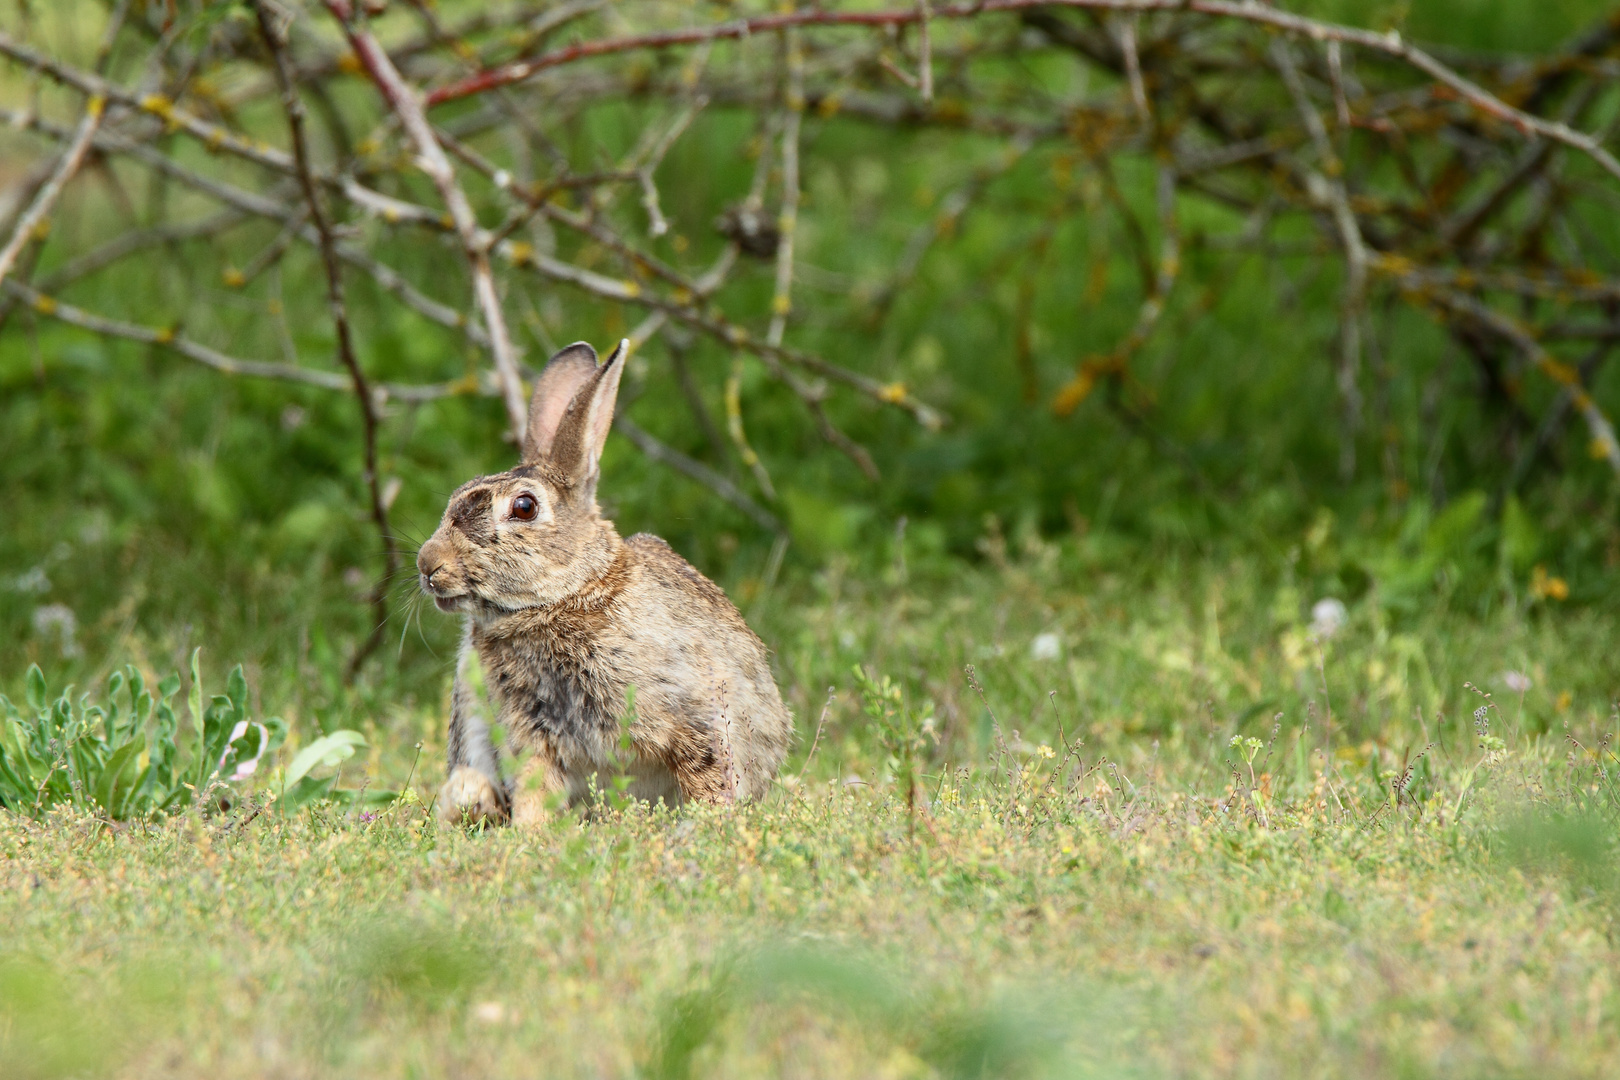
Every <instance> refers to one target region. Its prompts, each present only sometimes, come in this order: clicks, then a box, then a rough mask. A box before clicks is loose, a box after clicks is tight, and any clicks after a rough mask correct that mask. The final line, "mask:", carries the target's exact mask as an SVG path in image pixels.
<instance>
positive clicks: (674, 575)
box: [624, 533, 742, 622]
mask: <svg viewBox="0 0 1620 1080" xmlns="http://www.w3.org/2000/svg"><path fill="white" fill-rule="evenodd" d="M624 543H625V546H626V547H628V548H629V549H630V550H631V552H633V553H634V557H635V560H636V562H637V564H639V566H640V568H641V572H642V575H643V578H644V580H646V581H647V582H648V583H649V584H652V585H655V586H657V587H659V588H660V589H662V590H663V591H665V592H668V593H673V594H675V595H677V596H679V597H682V598H684V599H687V600H689V601H691V602H692V604H693V605H694V606H696V607H700V608H708V609H711V610H713V611H714V612H715V613H716V614H719V615H723V616H725V617H726V618H728V619H731V620H736V621H738V622H741V621H742V616H741V615H740V614H739V613H738V611H737V608H736V606H735V605H733V604H732V602H731V600H730V598H729V597H727V596H726V594H725V592H724V590H722V589H721V588H720V586H718V585H716V584H715V583H714V582H712V581H710V580H709V579H708V578H706V577H704V576H703V574H702V573H700V572H699V571H698V569H697V567H695V566H693V565H692V564H691V563H689V562H687V561H686V560H685V559H683V558H681V556H680V555H679V554H677V553H676V551H675V549H674V548H672V547H670V546H669V544H667V543H665V541H664V540H663V538H661V537H657V536H654V535H653V534H652V533H637V534H636V535H634V536H632V537H630V539H628V540H626V541H625V542H624Z"/></svg>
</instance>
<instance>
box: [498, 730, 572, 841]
mask: <svg viewBox="0 0 1620 1080" xmlns="http://www.w3.org/2000/svg"><path fill="white" fill-rule="evenodd" d="M570 794H571V793H570V791H569V785H568V778H567V777H566V776H565V775H564V774H563V770H562V765H561V764H560V763H559V762H558V760H557V755H556V753H555V751H553V750H552V749H551V747H549V746H540V747H537V748H536V749H535V751H534V753H533V754H531V755H530V756H529V758H528V760H527V761H525V762H524V763H523V766H522V768H520V769H519V770H518V775H517V783H516V784H515V785H514V790H513V792H512V824H513V825H515V826H517V827H518V828H520V829H537V828H539V827H540V826H542V825H544V824H545V823H546V822H548V821H550V820H551V817H552V814H553V813H554V812H555V811H556V810H558V809H561V808H562V807H563V806H566V805H568V803H569V801H570V799H569V796H570Z"/></svg>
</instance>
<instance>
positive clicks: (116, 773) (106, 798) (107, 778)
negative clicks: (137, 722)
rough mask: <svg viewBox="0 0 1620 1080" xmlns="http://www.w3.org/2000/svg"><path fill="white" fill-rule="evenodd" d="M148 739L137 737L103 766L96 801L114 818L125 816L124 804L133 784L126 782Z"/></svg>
mask: <svg viewBox="0 0 1620 1080" xmlns="http://www.w3.org/2000/svg"><path fill="white" fill-rule="evenodd" d="M145 745H146V740H145V739H141V738H135V739H132V740H130V741H129V742H127V743H125V744H124V745H123V746H120V747H119V748H118V749H117V750H115V751H113V754H112V757H110V758H108V759H107V763H106V765H104V766H102V771H101V779H100V780H99V781H98V782H97V783H96V788H95V797H96V802H97V803H99V804H100V805H101V808H102V809H103V810H105V811H107V814H108V816H110V817H113V818H121V817H123V816H124V815H123V804H124V803H125V802H127V801H128V799H129V792H130V790H131V787H132V784H131V783H126V782H125V781H126V779H130V778H131V777H130V774H132V773H133V772H134V771H135V765H136V763H137V760H138V759H139V758H140V756H141V749H142V748H143V747H144V746H145Z"/></svg>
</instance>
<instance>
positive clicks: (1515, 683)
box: [1502, 671, 1532, 694]
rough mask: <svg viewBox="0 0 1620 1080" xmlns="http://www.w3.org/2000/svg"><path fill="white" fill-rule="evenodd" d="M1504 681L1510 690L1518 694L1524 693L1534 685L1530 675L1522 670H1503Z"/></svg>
mask: <svg viewBox="0 0 1620 1080" xmlns="http://www.w3.org/2000/svg"><path fill="white" fill-rule="evenodd" d="M1502 682H1503V684H1504V685H1506V686H1507V688H1508V689H1509V690H1512V691H1513V692H1514V693H1516V694H1522V693H1524V692H1525V691H1526V690H1528V689H1530V687H1531V685H1532V684H1531V682H1530V676H1528V675H1526V674H1525V673H1524V672H1522V671H1504V672H1502Z"/></svg>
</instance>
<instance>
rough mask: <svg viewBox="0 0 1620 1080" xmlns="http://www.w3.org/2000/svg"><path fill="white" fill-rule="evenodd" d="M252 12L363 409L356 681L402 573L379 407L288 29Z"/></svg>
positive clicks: (351, 672)
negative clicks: (363, 619) (366, 628)
mask: <svg viewBox="0 0 1620 1080" xmlns="http://www.w3.org/2000/svg"><path fill="white" fill-rule="evenodd" d="M253 9H254V13H255V14H256V15H257V16H258V20H259V34H260V36H261V37H263V38H264V43H265V46H266V47H267V48H269V50H270V55H271V59H272V60H273V61H274V62H275V71H276V81H277V83H278V84H279V85H280V88H281V100H282V108H283V110H284V111H285V112H286V114H287V128H288V131H289V134H290V135H291V138H292V148H293V160H294V161H295V162H296V164H297V169H298V183H299V186H300V187H301V188H302V189H303V192H304V201H305V202H306V203H307V204H308V210H309V218H310V221H312V222H313V223H314V225H315V231H316V233H317V234H318V235H319V239H320V243H319V247H320V252H321V268H322V269H323V270H324V271H325V273H326V304H327V308H328V310H329V311H330V313H331V316H332V327H333V329H334V330H335V331H336V333H337V353H338V360H339V361H340V362H341V363H342V364H343V366H344V368H345V369H346V370H347V371H348V373H349V378H350V380H351V381H352V382H353V384H354V396H355V400H356V401H357V402H358V404H359V406H360V432H361V438H362V440H363V444H364V452H365V459H364V471H363V472H362V474H361V475H362V477H363V478H364V480H365V484H366V493H367V495H369V496H370V502H371V520H372V523H373V524H374V525H376V526H377V535H378V537H379V538H380V539H381V541H382V548H383V572H382V574H381V575H380V576H379V577H378V578H377V582H376V584H375V585H373V586H372V589H371V610H372V617H373V625H372V628H371V633H370V634H369V635H367V637H366V639H365V641H364V642H362V643H361V645H360V647H359V648H357V649H356V650H355V652H354V655H353V656H352V657H351V658H350V659H349V667H348V678H349V679H350V680H353V679H354V677H355V674H356V673H357V672H358V671H359V670H360V666H361V665H362V664H364V663H365V661H366V658H367V657H368V656H370V655H371V654H372V652H373V651H375V650H376V648H377V646H378V645H379V644H380V643H381V642H382V635H383V629H384V627H385V626H386V625H387V623H388V584H389V582H391V581H393V580H394V576H395V575H396V574H397V573H398V572H399V564H400V558H399V545H398V542H397V541H396V540H395V539H394V530H393V527H392V526H391V525H390V524H389V523H388V500H387V499H385V498H384V496H383V484H382V477H381V476H380V475H379V470H378V467H377V406H376V402H375V401H374V400H373V399H372V395H371V388H370V386H368V385H367V380H366V374H365V371H364V370H363V369H362V368H361V367H360V361H359V359H358V358H357V357H356V356H355V352H354V338H353V334H352V332H351V331H350V327H349V309H348V306H347V304H345V303H344V299H343V268H342V265H341V263H340V262H339V259H338V253H337V240H336V239H335V238H334V236H333V235H332V222H331V220H330V219H329V218H328V217H327V213H326V211H325V209H323V208H322V206H321V198H320V191H319V190H318V188H317V186H316V182H315V174H314V170H313V169H312V168H311V166H310V161H309V144H308V140H307V139H306V137H305V134H304V103H303V100H302V99H301V98H299V96H298V86H297V84H296V83H295V82H294V81H293V73H292V65H291V63H290V62H289V61H288V59H287V50H286V44H287V43H286V41H285V40H283V38H282V34H283V33H284V32H285V28H283V27H277V26H276V25H275V20H274V19H273V17H272V16H271V13H270V10H269V8H268V6H267V4H266V0H255V3H254V5H253Z"/></svg>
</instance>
